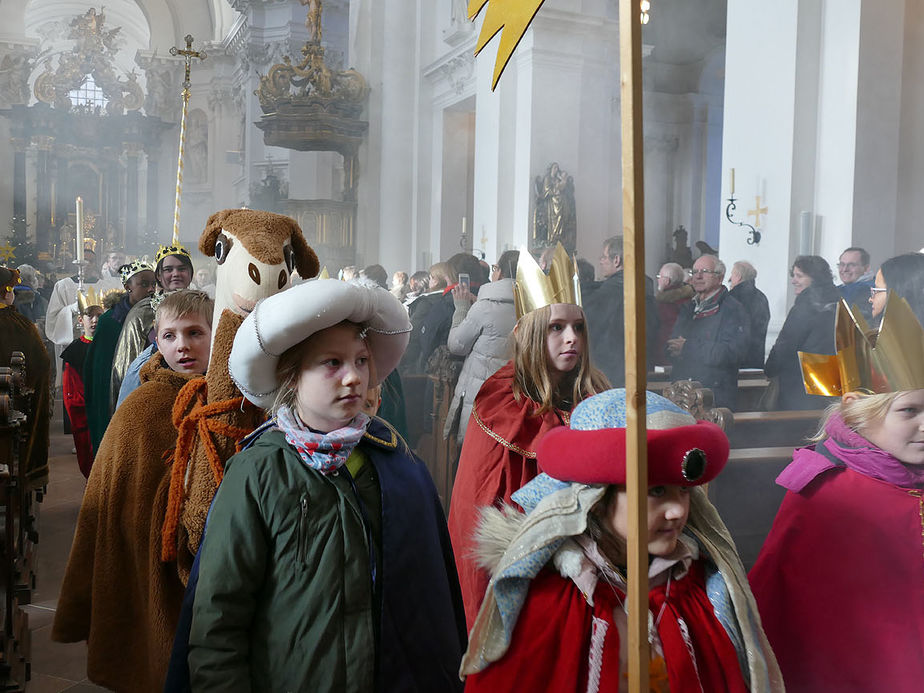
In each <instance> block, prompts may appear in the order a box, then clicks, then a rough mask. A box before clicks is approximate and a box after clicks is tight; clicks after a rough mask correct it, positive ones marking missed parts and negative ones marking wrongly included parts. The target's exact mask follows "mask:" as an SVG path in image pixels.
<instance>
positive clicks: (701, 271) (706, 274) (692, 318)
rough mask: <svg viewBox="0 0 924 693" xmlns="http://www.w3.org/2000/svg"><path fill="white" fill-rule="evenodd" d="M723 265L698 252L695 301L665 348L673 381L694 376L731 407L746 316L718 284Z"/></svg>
mask: <svg viewBox="0 0 924 693" xmlns="http://www.w3.org/2000/svg"><path fill="white" fill-rule="evenodd" d="M724 278H725V264H724V263H723V262H722V261H721V260H719V258H718V257H716V256H715V255H702V256H700V257H699V258H698V259H697V260H696V262H695V263H694V264H693V272H692V278H691V284H692V285H693V291H695V292H696V293H695V295H694V296H693V300H692V301H691V302H690V303H688V304H686V305H684V306H682V307H681V310H680V315H679V317H678V318H677V323H676V324H675V325H674V331H673V332H672V333H671V338H670V339H668V340H667V353H668V355H669V356H670V357H671V359H672V361H673V364H674V367H673V369H672V370H671V380H672V381H677V380H697V381H699V382H700V383H702V385H703V387H708V388H709V389H711V390H712V394H713V395H714V398H715V404H716V406H720V407H729V408H730V409H734V408H735V406H736V405H737V400H738V368H739V367H740V366H741V364H742V363H743V362H744V359H745V356H746V354H747V348H748V335H749V322H748V315H747V312H746V311H745V309H744V306H742V305H741V304H740V303H739V302H738V301H737V300H735V299H734V298H732V297H731V296H730V295H729V293H728V290H727V289H726V288H725V287H724V286H722V280H723V279H724Z"/></svg>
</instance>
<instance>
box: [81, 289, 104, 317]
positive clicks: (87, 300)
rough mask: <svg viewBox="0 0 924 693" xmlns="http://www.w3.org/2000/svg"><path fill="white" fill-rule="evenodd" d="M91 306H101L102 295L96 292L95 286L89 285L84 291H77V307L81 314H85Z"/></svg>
mask: <svg viewBox="0 0 924 693" xmlns="http://www.w3.org/2000/svg"><path fill="white" fill-rule="evenodd" d="M93 306H96V307H97V308H102V307H103V296H102V294H98V293H97V292H96V287H93V286H91V287H90V288H89V289H87V290H86V291H78V292H77V309H78V310H79V311H80V314H81V315H85V314H86V312H87V311H88V310H90V308H92V307H93Z"/></svg>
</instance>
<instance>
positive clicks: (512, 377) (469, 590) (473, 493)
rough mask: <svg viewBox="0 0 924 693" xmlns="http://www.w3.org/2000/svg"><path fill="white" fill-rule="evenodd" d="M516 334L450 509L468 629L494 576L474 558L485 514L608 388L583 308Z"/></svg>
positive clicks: (484, 406) (476, 423)
mask: <svg viewBox="0 0 924 693" xmlns="http://www.w3.org/2000/svg"><path fill="white" fill-rule="evenodd" d="M530 259H532V258H530ZM523 262H524V254H523V253H521V255H520V260H519V263H523ZM533 264H535V261H533ZM519 266H520V267H522V264H520V265H519ZM519 272H520V270H519V269H518V281H520V275H519ZM539 272H540V273H541V270H539ZM520 315H521V314H520V313H519V311H518V316H520ZM513 336H514V357H513V360H512V361H510V362H509V363H507V364H506V365H505V366H502V367H501V368H500V370H498V371H497V373H495V374H494V375H493V376H491V377H490V378H488V379H487V380H486V381H485V383H484V384H483V385H482V386H481V390H479V392H478V395H477V396H476V397H475V402H474V405H473V407H472V413H471V416H470V417H469V424H468V428H467V429H466V435H465V439H464V442H463V444H462V452H461V455H460V458H459V467H458V471H457V473H456V478H455V483H454V485H453V489H452V500H451V502H450V506H449V533H450V537H451V538H452V547H453V553H454V554H455V557H456V567H457V569H458V572H459V583H460V585H461V587H462V599H463V602H464V604H465V620H466V624H467V626H468V627H469V628H471V626H472V624H473V623H474V621H475V615H476V614H477V613H478V607H479V606H480V605H481V599H482V597H483V596H484V592H485V589H486V588H487V585H488V574H487V573H486V572H485V571H484V570H483V569H481V568H480V567H479V566H478V564H477V562H476V561H475V559H474V558H473V556H472V552H473V549H474V544H473V541H472V533H473V531H474V529H475V526H476V524H477V521H478V512H479V509H480V508H482V507H484V506H490V505H493V504H495V503H497V502H502V503H510V502H511V494H512V493H513V492H514V491H516V490H517V489H519V488H520V487H521V486H523V485H524V484H526V483H527V482H528V481H530V480H531V479H532V478H533V477H535V476H536V475H537V474H538V473H539V469H538V466H537V464H536V443H537V442H538V441H539V440H540V439H541V438H542V436H544V435H545V434H546V433H547V432H548V431H550V430H552V429H554V428H556V427H558V426H563V425H566V424H567V423H568V416H569V412H570V411H571V409H572V408H573V407H574V405H575V404H577V403H578V402H580V401H581V400H582V399H584V398H585V397H588V396H589V395H592V394H594V393H596V392H601V391H603V390H605V389H606V388H607V387H609V384H608V383H607V381H606V376H604V375H603V374H602V373H601V372H600V371H598V370H597V369H595V368H594V367H593V366H592V365H591V364H590V347H589V345H588V339H587V333H586V328H585V324H584V311H583V310H582V309H581V307H580V306H578V305H575V304H574V303H556V304H552V305H544V306H542V307H540V308H537V309H535V310H533V311H531V312H528V313H526V314H525V315H522V316H521V317H519V320H518V322H517V325H516V327H515V329H514V335H513Z"/></svg>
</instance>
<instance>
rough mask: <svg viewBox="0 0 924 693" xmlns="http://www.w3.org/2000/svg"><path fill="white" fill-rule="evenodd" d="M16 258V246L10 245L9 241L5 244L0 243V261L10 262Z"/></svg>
mask: <svg viewBox="0 0 924 693" xmlns="http://www.w3.org/2000/svg"><path fill="white" fill-rule="evenodd" d="M15 259H16V248H14V247H13V246H11V245H10V244H9V243H7V244H6V245H0V261H2V262H4V263H6V262H12V261H13V260H15Z"/></svg>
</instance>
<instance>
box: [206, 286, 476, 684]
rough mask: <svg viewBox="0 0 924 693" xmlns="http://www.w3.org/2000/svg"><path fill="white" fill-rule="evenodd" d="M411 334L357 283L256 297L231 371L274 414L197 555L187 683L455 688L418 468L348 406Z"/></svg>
mask: <svg viewBox="0 0 924 693" xmlns="http://www.w3.org/2000/svg"><path fill="white" fill-rule="evenodd" d="M409 331H410V324H409V322H408V318H407V313H406V311H405V310H404V307H403V306H402V305H401V303H400V302H399V301H398V300H397V299H396V298H395V297H394V296H392V295H391V294H390V293H389V292H388V291H386V290H384V289H381V288H379V287H378V286H373V285H371V284H363V283H353V282H349V283H347V282H340V281H337V280H317V281H311V282H307V283H305V284H301V285H298V286H295V287H293V288H291V289H288V290H286V291H284V292H282V293H280V294H277V295H275V296H272V297H270V298H267V299H265V300H264V301H262V302H261V303H259V304H258V305H257V306H256V308H255V309H254V311H253V313H251V314H250V316H248V318H247V319H246V320H245V321H244V323H243V324H242V325H241V328H240V329H239V331H238V333H237V336H236V337H235V341H234V347H233V349H232V352H231V357H230V360H229V370H230V372H231V376H232V378H233V379H234V381H235V382H236V383H237V385H238V387H239V388H240V390H241V392H242V393H243V394H244V396H245V397H247V398H248V399H249V400H251V401H252V402H254V403H255V404H257V405H258V406H260V407H263V408H266V409H269V410H270V411H271V412H272V414H273V415H272V418H271V419H270V420H269V421H268V422H267V424H266V425H264V426H263V427H261V428H260V429H258V431H256V432H255V433H254V434H253V436H252V437H251V439H250V441H249V443H248V447H247V449H245V450H244V452H242V453H240V454H238V455H236V456H234V457H233V458H232V459H231V460H230V461H229V463H228V466H227V468H226V471H225V475H224V479H223V481H222V484H221V486H220V487H219V490H218V494H217V495H216V497H215V500H214V502H213V504H212V509H211V512H210V518H209V524H208V531H207V533H206V537H205V540H204V542H203V544H202V548H201V551H200V558H199V560H200V566H199V582H198V585H197V587H196V593H195V602H194V606H193V615H192V630H191V633H190V639H189V657H188V662H189V667H190V676H191V681H192V688H193V690H197V691H198V690H214V689H219V688H220V689H221V690H223V691H226V690H280V691H304V690H311V691H392V690H408V691H422V692H423V691H427V692H429V691H451V690H459V689H460V688H461V684H460V682H459V679H458V676H457V673H456V672H457V671H458V667H459V662H460V659H461V654H462V652H463V651H464V649H465V630H464V617H463V614H462V607H461V598H460V594H459V586H458V578H457V576H456V573H455V564H454V561H453V556H452V550H451V546H450V542H449V539H448V532H447V530H446V522H445V518H444V516H443V513H442V510H441V507H440V503H439V499H438V497H437V494H436V490H435V488H434V487H433V483H432V481H431V479H430V477H429V474H428V473H427V471H426V467H425V466H424V464H423V463H422V462H421V461H420V460H419V459H418V458H417V457H415V456H414V454H413V453H412V452H411V451H410V450H409V448H408V447H407V444H406V443H405V442H404V441H403V440H402V439H401V438H400V436H398V435H397V434H396V433H395V431H394V429H392V428H391V427H390V426H389V425H388V424H387V423H385V422H384V421H382V420H380V419H377V418H370V417H369V416H367V415H366V414H364V413H363V412H362V408H363V404H364V401H365V394H366V391H367V389H368V388H369V387H370V386H374V385H375V384H377V383H379V382H381V380H382V379H383V378H384V377H385V376H386V375H388V373H389V372H390V371H391V370H392V369H393V368H394V367H395V365H397V363H398V361H399V360H400V358H401V355H402V353H403V351H404V348H405V346H406V344H407V339H408V334H409Z"/></svg>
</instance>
